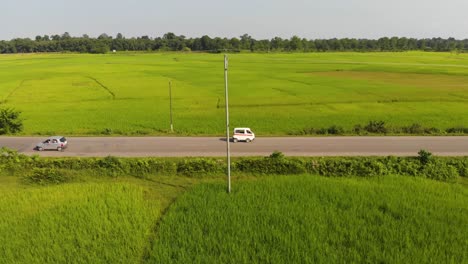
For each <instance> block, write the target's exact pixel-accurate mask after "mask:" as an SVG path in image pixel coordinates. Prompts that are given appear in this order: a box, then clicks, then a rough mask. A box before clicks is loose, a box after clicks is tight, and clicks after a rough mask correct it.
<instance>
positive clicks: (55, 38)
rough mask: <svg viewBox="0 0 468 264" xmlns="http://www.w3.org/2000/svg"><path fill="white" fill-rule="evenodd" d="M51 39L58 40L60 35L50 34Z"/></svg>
mask: <svg viewBox="0 0 468 264" xmlns="http://www.w3.org/2000/svg"><path fill="white" fill-rule="evenodd" d="M52 40H55V41H59V40H60V36H59V35H53V36H52Z"/></svg>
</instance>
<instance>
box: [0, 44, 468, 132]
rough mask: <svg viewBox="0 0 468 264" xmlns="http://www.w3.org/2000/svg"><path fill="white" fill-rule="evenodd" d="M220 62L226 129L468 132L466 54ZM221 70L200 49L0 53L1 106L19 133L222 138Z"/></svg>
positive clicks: (216, 59) (255, 57) (261, 57)
mask: <svg viewBox="0 0 468 264" xmlns="http://www.w3.org/2000/svg"><path fill="white" fill-rule="evenodd" d="M229 59H230V62H229V65H230V69H229V91H230V95H229V98H230V117H231V125H232V126H233V127H235V126H249V127H250V128H252V129H253V130H254V132H255V133H256V134H257V135H259V136H282V135H340V134H343V135H366V134H368V135H392V134H395V135H405V134H407V135H463V134H467V132H468V127H467V124H468V115H467V111H466V109H467V105H468V75H467V74H466V69H467V68H468V55H467V54H463V53H461V54H456V53H432V52H397V53H355V52H341V53H284V54H281V53H270V54H255V53H239V54H231V55H229ZM220 70H221V71H222V57H221V55H217V54H206V53H170V52H163V53H147V54H146V53H129V52H123V53H119V52H117V53H115V54H107V55H91V54H30V55H28V54H17V55H1V56H0V98H1V100H2V101H1V103H0V106H1V107H2V108H14V109H15V110H16V111H20V112H21V118H22V120H23V122H22V123H23V130H22V132H20V133H19V134H20V135H50V134H63V135H222V134H223V131H224V118H225V112H224V90H223V83H224V81H223V74H222V72H221V74H218V73H219V71H220ZM217 72H218V73H217ZM169 80H172V84H173V87H172V88H173V89H172V95H173V104H172V105H173V118H174V132H173V133H172V132H170V121H169V93H168V82H169Z"/></svg>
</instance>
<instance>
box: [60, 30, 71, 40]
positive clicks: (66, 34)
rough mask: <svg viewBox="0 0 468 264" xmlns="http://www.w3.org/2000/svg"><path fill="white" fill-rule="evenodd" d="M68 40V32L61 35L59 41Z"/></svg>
mask: <svg viewBox="0 0 468 264" xmlns="http://www.w3.org/2000/svg"><path fill="white" fill-rule="evenodd" d="M70 38H71V36H70V33H68V32H65V33H63V34H62V37H61V39H70Z"/></svg>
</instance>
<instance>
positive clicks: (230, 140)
mask: <svg viewBox="0 0 468 264" xmlns="http://www.w3.org/2000/svg"><path fill="white" fill-rule="evenodd" d="M219 141H224V142H226V138H225V137H223V138H219ZM229 142H233V140H232V138H230V139H229Z"/></svg>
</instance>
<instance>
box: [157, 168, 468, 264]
mask: <svg viewBox="0 0 468 264" xmlns="http://www.w3.org/2000/svg"><path fill="white" fill-rule="evenodd" d="M223 190H224V185H222V184H211V185H209V184H205V185H200V186H198V187H197V188H195V189H194V190H193V191H191V192H189V193H186V194H185V195H183V196H182V197H181V198H180V199H179V200H178V201H177V202H176V203H175V204H174V206H172V207H171V209H170V210H169V212H168V213H167V214H166V215H165V216H164V217H163V220H162V224H161V226H160V229H159V230H158V238H157V241H156V243H154V245H153V251H152V254H151V258H150V260H151V261H150V263H188V262H191V263H464V262H466V261H467V258H468V253H467V252H466V248H467V247H468V241H467V239H466V238H467V237H468V229H466V228H464V227H466V226H468V205H467V204H468V203H467V201H468V200H467V199H468V192H467V189H466V188H464V187H461V186H456V185H449V184H441V183H438V182H433V181H428V180H423V179H414V178H413V179H411V178H401V177H388V178H387V177H386V178H380V179H379V178H374V179H343V178H341V179H340V178H323V177H313V176H309V177H301V176H288V177H271V178H265V179H262V180H257V181H248V182H243V183H239V184H236V185H235V188H234V191H233V193H232V194H231V195H228V194H227V193H225V192H223Z"/></svg>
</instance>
